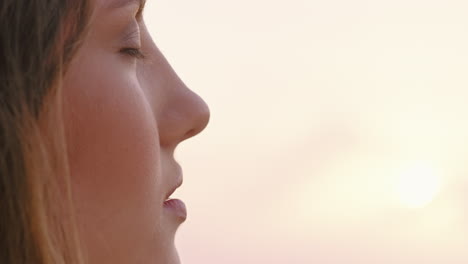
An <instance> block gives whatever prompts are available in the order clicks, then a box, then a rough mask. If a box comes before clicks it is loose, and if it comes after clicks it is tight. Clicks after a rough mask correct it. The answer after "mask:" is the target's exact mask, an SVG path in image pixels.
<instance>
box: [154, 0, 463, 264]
mask: <svg viewBox="0 0 468 264" xmlns="http://www.w3.org/2000/svg"><path fill="white" fill-rule="evenodd" d="M467 11H468V2H467V1H465V0H392V1H388V0H367V1H366V0H327V1H324V0H288V1H277V0H236V1H222V0H221V1H220V0H196V1H189V0H150V1H148V4H147V10H146V21H147V25H148V27H149V29H150V31H151V33H152V34H153V37H154V39H155V41H156V43H157V45H158V46H159V47H160V49H161V50H162V51H163V53H164V54H165V55H166V57H167V58H168V60H169V61H170V62H171V64H172V65H173V67H174V68H175V70H176V71H177V72H178V73H179V75H180V76H181V78H182V79H183V80H184V81H185V82H186V83H187V85H188V86H189V87H191V88H192V89H193V90H194V91H195V92H197V93H199V94H200V95H201V96H202V97H203V98H204V99H205V100H206V102H207V103H208V104H209V105H210V108H211V111H212V118H211V123H210V125H209V127H208V128H207V129H206V130H205V131H204V132H203V133H202V134H201V135H199V136H198V137H196V138H194V139H191V140H189V141H187V142H186V143H183V144H182V145H181V146H180V147H179V150H178V153H177V157H178V160H179V161H180V163H181V164H182V166H183V167H184V185H183V186H182V187H181V188H180V189H179V190H178V191H177V192H176V195H175V196H176V197H178V198H181V199H183V200H184V201H185V202H186V204H187V207H188V214H189V217H188V219H187V221H186V222H185V223H184V224H183V225H182V226H181V228H180V229H179V231H178V234H177V241H176V243H177V247H178V249H179V254H180V257H181V259H182V262H183V263H184V264H219V263H223V264H238V263H243V264H258V263H269V264H274V263H293V264H296V263H297V264H309V263H320V264H326V263H331V264H335V263H362V264H368V263H369V264H370V263H372V264H375V263H379V264H387V263H388V264H390V263H392V264H393V263H398V264H406V263H408V264H409V263H424V264H426V263H427V264H431V263H437V264H440V263H450V264H452V263H453V264H458V263H468V211H467V209H468V174H467V173H468V118H467V116H468V88H467V87H468V77H467V76H468V16H467Z"/></svg>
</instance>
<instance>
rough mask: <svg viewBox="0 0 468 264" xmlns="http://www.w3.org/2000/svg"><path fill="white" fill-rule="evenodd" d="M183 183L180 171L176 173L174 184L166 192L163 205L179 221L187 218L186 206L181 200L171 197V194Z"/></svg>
mask: <svg viewBox="0 0 468 264" xmlns="http://www.w3.org/2000/svg"><path fill="white" fill-rule="evenodd" d="M182 183H183V176H182V173H179V174H178V177H177V181H176V184H175V185H174V186H173V187H172V188H171V189H170V190H169V192H168V193H167V194H166V196H165V199H164V203H163V207H164V209H166V210H167V211H168V212H169V213H170V214H171V215H174V216H176V218H177V219H179V220H180V222H183V221H185V219H186V218H187V208H186V206H185V204H184V202H183V201H181V200H179V199H173V198H171V195H172V194H173V193H174V192H175V191H176V190H177V188H179V187H180V186H181V185H182Z"/></svg>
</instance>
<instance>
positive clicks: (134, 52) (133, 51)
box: [120, 48, 146, 60]
mask: <svg viewBox="0 0 468 264" xmlns="http://www.w3.org/2000/svg"><path fill="white" fill-rule="evenodd" d="M120 53H122V54H124V55H128V56H130V57H133V58H137V59H140V60H142V59H144V58H146V56H145V54H144V53H143V52H142V51H141V49H139V48H122V49H120Z"/></svg>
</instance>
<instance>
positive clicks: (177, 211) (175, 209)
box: [164, 199, 187, 221]
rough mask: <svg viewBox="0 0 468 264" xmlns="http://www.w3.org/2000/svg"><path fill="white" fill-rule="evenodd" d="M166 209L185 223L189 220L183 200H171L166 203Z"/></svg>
mask: <svg viewBox="0 0 468 264" xmlns="http://www.w3.org/2000/svg"><path fill="white" fill-rule="evenodd" d="M164 209H167V210H168V211H170V212H171V213H173V214H174V215H176V216H177V218H179V219H181V220H182V221H184V220H185V219H187V207H186V206H185V203H184V202H182V200H179V199H170V200H167V201H165V202H164Z"/></svg>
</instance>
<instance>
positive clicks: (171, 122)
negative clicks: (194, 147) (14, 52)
mask: <svg viewBox="0 0 468 264" xmlns="http://www.w3.org/2000/svg"><path fill="white" fill-rule="evenodd" d="M91 4H92V6H93V10H94V13H93V18H92V19H91V24H90V29H89V30H90V31H89V35H88V36H87V37H86V38H85V40H84V42H83V45H82V47H81V49H80V50H79V51H78V53H77V55H76V58H75V60H74V61H73V63H72V64H71V65H70V68H69V71H68V72H67V74H66V76H65V84H64V97H65V105H64V112H65V120H66V121H65V122H66V123H65V125H66V131H67V143H68V148H69V149H68V155H69V160H70V170H71V177H72V188H73V192H74V195H75V196H74V197H75V199H76V206H77V210H78V222H79V226H80V229H81V235H82V238H83V241H84V244H85V248H86V250H87V251H88V259H89V261H90V262H89V263H90V264H102V263H113V264H120V263H122V264H123V263H125V264H130V263H132V264H133V263H142V264H149V263H151V264H158V263H161V264H162V263H164V264H173V263H179V258H178V254H177V251H176V249H175V246H174V236H175V233H176V230H177V228H178V227H179V225H180V224H181V223H182V222H184V220H185V218H186V216H185V214H184V210H183V208H177V204H174V203H167V202H166V203H165V200H167V198H168V195H169V194H170V193H171V191H173V190H174V189H175V188H176V187H178V186H179V185H180V184H181V183H182V172H181V169H180V167H179V165H178V164H177V162H176V161H175V159H174V149H175V148H176V147H177V145H178V144H179V143H180V142H182V141H183V140H185V139H187V138H189V137H192V136H194V135H196V134H198V133H199V132H200V131H202V130H203V129H204V128H205V126H206V125H207V123H208V119H209V110H208V107H207V105H206V104H205V103H204V102H203V100H202V99H201V98H200V97H198V96H197V95H196V94H195V93H193V92H192V91H190V90H189V89H188V88H187V87H186V86H185V85H184V83H183V82H182V81H181V80H180V79H179V78H178V77H177V75H176V74H175V73H174V71H173V70H172V68H171V67H170V66H169V64H168V62H167V61H166V60H165V58H164V57H163V55H162V54H161V52H160V51H159V50H158V48H157V47H156V46H155V44H154V43H153V41H152V39H151V37H150V35H149V33H148V31H147V29H146V27H145V25H144V23H143V21H142V20H141V19H140V17H139V11H141V10H140V8H141V4H142V3H140V1H139V0H92V1H91ZM140 48H141V50H142V52H143V53H144V57H145V58H142V56H141V55H140V54H138V49H140ZM171 204H172V205H171Z"/></svg>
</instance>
